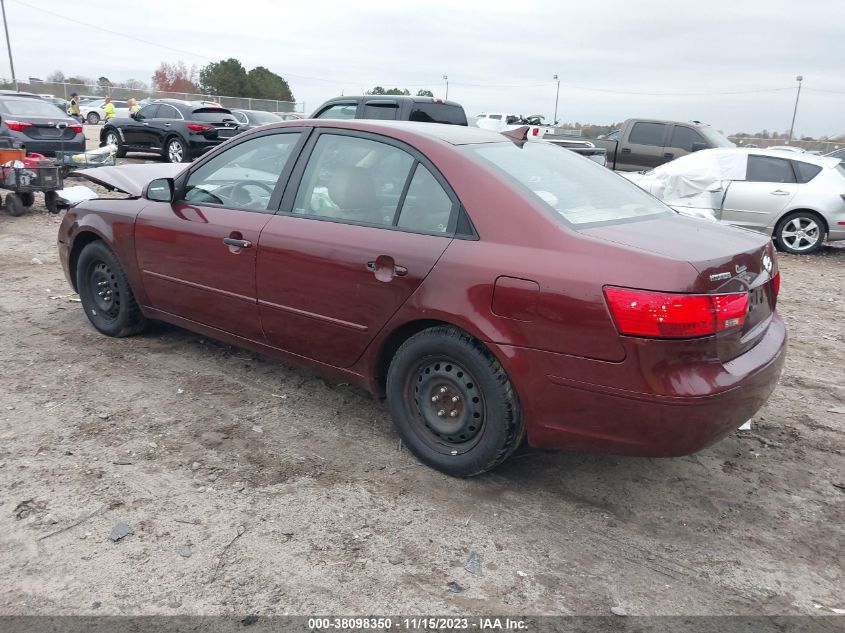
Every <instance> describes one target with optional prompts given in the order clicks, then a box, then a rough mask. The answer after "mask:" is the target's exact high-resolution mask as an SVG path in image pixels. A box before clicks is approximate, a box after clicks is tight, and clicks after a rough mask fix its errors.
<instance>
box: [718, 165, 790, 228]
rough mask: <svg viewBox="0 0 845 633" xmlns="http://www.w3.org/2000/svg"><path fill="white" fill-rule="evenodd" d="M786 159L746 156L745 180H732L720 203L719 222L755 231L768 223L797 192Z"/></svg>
mask: <svg viewBox="0 0 845 633" xmlns="http://www.w3.org/2000/svg"><path fill="white" fill-rule="evenodd" d="M798 186H799V185H798V184H797V182H796V178H795V172H794V170H793V168H792V161H790V160H789V159H788V158H779V157H776V156H763V155H760V154H749V155H748V166H747V168H746V176H745V180H734V181H731V183H730V185H729V186H728V190H727V192H726V193H725V200H724V202H723V203H722V221H723V222H727V223H729V224H736V225H738V226H743V227H746V228H749V229H756V230H758V231H762V230H764V229H765V228H766V227H768V226H770V225H771V224H772V222H773V221H774V219H775V218H777V217H778V216H779V215H780V214H781V212H782V211H783V210H784V209H785V208H786V205H788V204H789V201H790V200H792V198H793V197H794V196H795V194H796V192H797V191H798Z"/></svg>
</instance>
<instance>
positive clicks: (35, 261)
mask: <svg viewBox="0 0 845 633" xmlns="http://www.w3.org/2000/svg"><path fill="white" fill-rule="evenodd" d="M29 263H30V264H34V265H36V266H37V265H38V264H43V263H44V262H42V261H41V260H40V259H38V258H37V257H33V258H32V259H30V260H29Z"/></svg>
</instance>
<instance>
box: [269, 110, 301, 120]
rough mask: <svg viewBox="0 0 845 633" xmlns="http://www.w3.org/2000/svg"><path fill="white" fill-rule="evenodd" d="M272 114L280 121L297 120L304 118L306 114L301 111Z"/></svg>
mask: <svg viewBox="0 0 845 633" xmlns="http://www.w3.org/2000/svg"><path fill="white" fill-rule="evenodd" d="M273 114H275V115H276V116H277V117H279V118H280V119H281V120H282V121H299V120H300V119H304V118H306V115H305V114H304V113H302V112H274V113H273Z"/></svg>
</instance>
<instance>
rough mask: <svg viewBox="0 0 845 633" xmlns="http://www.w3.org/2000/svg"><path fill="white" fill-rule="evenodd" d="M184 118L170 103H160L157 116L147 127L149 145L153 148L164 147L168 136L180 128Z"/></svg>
mask: <svg viewBox="0 0 845 633" xmlns="http://www.w3.org/2000/svg"><path fill="white" fill-rule="evenodd" d="M183 120H184V118H183V117H182V114H181V113H180V112H179V110H177V109H176V108H175V107H173V106H172V105H170V104H169V103H162V104H161V105H159V108H158V112H157V113H156V115H155V118H153V119H152V120H150V121H148V123H149V125H148V126H147V127H146V134H147V137H146V138H147V142H148V145H147V147H150V148H151V149H162V148H163V147H164V141H165V139H166V138H167V136H168V135H169V134H170V133H171V132H172V131H173V130H178V129H179V123H181V122H182V121H183Z"/></svg>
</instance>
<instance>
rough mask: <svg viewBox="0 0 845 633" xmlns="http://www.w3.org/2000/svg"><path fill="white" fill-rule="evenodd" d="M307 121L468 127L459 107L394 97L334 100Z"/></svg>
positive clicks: (438, 102)
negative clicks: (416, 123)
mask: <svg viewBox="0 0 845 633" xmlns="http://www.w3.org/2000/svg"><path fill="white" fill-rule="evenodd" d="M309 118H311V119H381V120H383V121H421V122H424V123H448V124H451V125H467V115H466V112H464V109H463V106H461V104H460V103H455V102H454V101H444V100H443V99H435V98H433V97H406V96H393V95H364V96H358V97H335V98H334V99H329V100H328V101H326V102H325V103H324V104H323V105H321V106H320V107H319V108H317V109H316V110H314V113H313V114H312V115H311V116H310V117H309Z"/></svg>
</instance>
